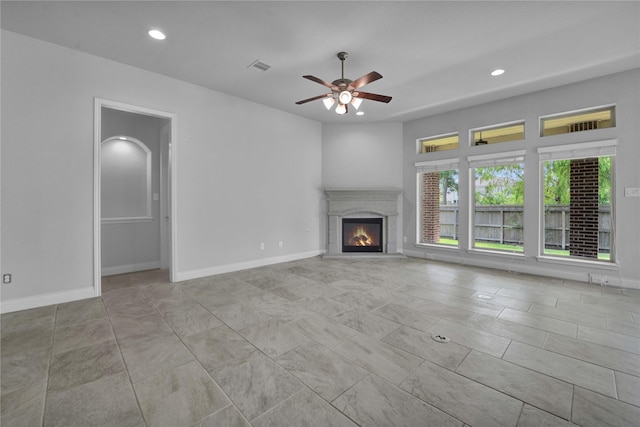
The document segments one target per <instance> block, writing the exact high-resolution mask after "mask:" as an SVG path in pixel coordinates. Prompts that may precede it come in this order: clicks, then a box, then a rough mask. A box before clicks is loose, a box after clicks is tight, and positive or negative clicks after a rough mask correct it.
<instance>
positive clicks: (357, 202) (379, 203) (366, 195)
mask: <svg viewBox="0 0 640 427" xmlns="http://www.w3.org/2000/svg"><path fill="white" fill-rule="evenodd" d="M324 192H325V193H326V195H327V201H328V211H327V215H328V217H329V230H328V231H329V236H328V245H327V255H328V256H343V255H345V256H346V255H347V254H343V252H342V241H341V240H342V218H344V217H353V216H358V215H364V216H379V217H382V218H383V220H384V226H383V228H384V235H385V237H384V242H385V245H384V246H385V247H384V253H383V255H387V256H389V255H391V256H395V255H399V253H398V236H397V234H398V216H399V213H398V203H399V197H400V195H401V194H402V189H401V188H325V190H324Z"/></svg>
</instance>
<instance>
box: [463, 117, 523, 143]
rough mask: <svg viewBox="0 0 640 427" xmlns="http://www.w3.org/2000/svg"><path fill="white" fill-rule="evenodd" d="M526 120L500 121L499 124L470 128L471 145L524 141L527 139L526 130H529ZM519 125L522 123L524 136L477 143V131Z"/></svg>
mask: <svg viewBox="0 0 640 427" xmlns="http://www.w3.org/2000/svg"><path fill="white" fill-rule="evenodd" d="M525 122H526V121H525V120H514V121H511V122H505V123H498V124H493V125H488V126H482V127H477V128H473V129H469V146H470V147H482V146H485V145H493V144H503V143H505V142H516V141H524V140H525V139H526V135H527V134H526V132H527V127H526V123H525ZM517 125H522V138H520V139H511V140H508V141H500V142H493V143H487V144H476V139H475V136H474V134H475V133H476V132H485V131H492V130H497V129H504V128H509V127H512V126H517Z"/></svg>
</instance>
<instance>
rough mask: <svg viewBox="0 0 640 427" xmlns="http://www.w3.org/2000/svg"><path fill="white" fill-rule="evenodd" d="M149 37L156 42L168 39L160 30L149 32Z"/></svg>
mask: <svg viewBox="0 0 640 427" xmlns="http://www.w3.org/2000/svg"><path fill="white" fill-rule="evenodd" d="M149 35H150V36H151V37H153V38H154V39H156V40H164V39H166V38H167V36H165V35H164V33H163V32H162V31H160V30H149Z"/></svg>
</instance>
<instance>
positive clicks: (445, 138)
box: [418, 133, 460, 153]
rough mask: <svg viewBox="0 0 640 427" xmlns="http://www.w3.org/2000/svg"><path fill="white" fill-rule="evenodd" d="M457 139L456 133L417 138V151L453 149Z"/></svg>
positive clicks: (430, 151)
mask: <svg viewBox="0 0 640 427" xmlns="http://www.w3.org/2000/svg"><path fill="white" fill-rule="evenodd" d="M459 139H460V138H459V137H458V134H457V133H451V134H447V135H439V136H433V137H429V138H424V139H419V140H418V152H420V153H433V152H434V151H446V150H454V149H456V148H458V142H459Z"/></svg>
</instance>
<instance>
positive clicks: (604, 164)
mask: <svg viewBox="0 0 640 427" xmlns="http://www.w3.org/2000/svg"><path fill="white" fill-rule="evenodd" d="M543 172H544V204H545V205H568V204H569V203H570V201H571V200H570V192H569V189H570V185H571V161H570V160H553V161H548V162H545V163H544V167H543ZM598 187H599V191H598V203H599V204H601V205H609V204H611V157H599V158H598Z"/></svg>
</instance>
